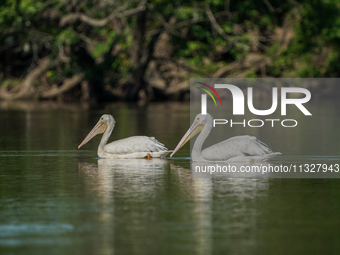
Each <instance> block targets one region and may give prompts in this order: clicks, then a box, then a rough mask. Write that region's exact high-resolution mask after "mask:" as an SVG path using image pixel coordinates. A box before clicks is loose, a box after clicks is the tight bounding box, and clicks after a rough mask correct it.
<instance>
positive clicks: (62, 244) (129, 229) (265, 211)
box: [0, 103, 340, 255]
mask: <svg viewBox="0 0 340 255" xmlns="http://www.w3.org/2000/svg"><path fill="white" fill-rule="evenodd" d="M321 105H322V107H328V108H329V109H330V110H331V111H329V114H330V116H328V117H327V118H328V119H330V120H332V122H331V124H325V123H319V124H318V125H319V126H315V127H311V131H308V130H306V133H304V135H299V136H298V137H299V139H296V137H297V134H296V133H292V134H290V133H285V134H284V140H285V142H282V141H281V142H279V140H280V139H276V140H275V139H273V140H271V142H270V143H269V144H270V147H272V148H273V149H276V150H278V151H281V152H283V155H282V156H281V157H277V158H276V159H275V161H274V162H277V163H278V162H281V161H282V162H299V160H300V158H301V157H304V160H310V161H313V160H314V162H316V161H322V162H329V163H335V162H337V163H339V162H340V157H339V154H340V147H339V143H338V141H336V139H335V135H336V134H337V132H338V127H339V125H340V121H339V111H338V110H337V109H338V108H336V107H335V105H334V104H330V105H327V104H321ZM319 108H320V105H315V106H314V109H313V113H314V112H317V111H318V109H319ZM0 109H1V110H0V135H1V136H0V254H35V255H37V254H339V253H340V213H339V212H340V179H271V178H263V179H242V178H233V179H201V178H191V176H190V170H189V167H190V161H189V158H188V156H189V146H186V147H184V148H182V149H181V150H180V151H179V152H178V153H177V154H176V157H175V158H174V159H170V158H167V159H158V160H157V159H152V160H150V161H147V160H105V159H100V160H98V159H97V158H96V148H97V146H98V143H99V139H100V138H99V137H97V138H95V139H93V141H91V142H89V143H88V144H86V145H85V146H84V147H83V148H82V149H81V150H77V146H78V145H79V143H80V142H81V141H82V140H83V138H84V137H85V136H86V134H87V133H88V132H89V131H90V129H91V128H92V127H93V126H94V124H95V123H96V122H97V120H98V119H99V117H100V115H101V114H103V113H111V114H112V115H114V117H115V119H116V121H117V125H116V128H115V130H114V132H113V134H112V138H111V139H112V140H114V139H119V138H124V137H128V136H132V135H148V136H155V137H156V138H157V139H158V140H160V141H161V142H163V143H165V144H166V145H167V147H168V148H169V149H173V148H174V147H175V146H176V144H177V142H178V141H179V140H180V138H181V137H182V135H183V134H184V133H185V131H186V130H187V128H188V127H189V125H190V123H189V122H190V120H189V118H190V109H189V106H188V105H187V104H180V103H167V104H151V105H148V106H146V107H142V108H141V107H135V106H129V105H125V104H113V105H105V106H99V107H98V106H97V107H96V108H93V107H89V106H86V105H83V106H81V105H58V104H55V105H53V104H52V105H51V104H36V105H35V104H25V103H22V104H16V105H12V104H6V103H2V104H0ZM328 119H327V120H328ZM315 131H318V132H319V133H320V137H317V136H315V135H314V133H310V134H308V132H315ZM269 135H270V136H272V137H279V136H280V135H282V133H277V134H275V133H271V134H269ZM257 136H260V137H259V138H260V139H261V140H266V139H267V137H266V136H265V135H264V134H262V135H261V134H258V135H257ZM288 141H293V142H294V145H292V142H288ZM313 144H314V145H315V146H312V145H313Z"/></svg>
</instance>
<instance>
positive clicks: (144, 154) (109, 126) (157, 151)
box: [78, 114, 171, 159]
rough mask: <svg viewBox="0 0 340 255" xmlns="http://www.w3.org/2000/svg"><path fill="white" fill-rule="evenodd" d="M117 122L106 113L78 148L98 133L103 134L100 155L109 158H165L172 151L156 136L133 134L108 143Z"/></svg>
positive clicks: (99, 148)
mask: <svg viewBox="0 0 340 255" xmlns="http://www.w3.org/2000/svg"><path fill="white" fill-rule="evenodd" d="M115 124H116V121H115V119H114V118H113V117H112V116H111V115H109V114H104V115H103V116H101V118H100V119H99V121H98V123H97V124H96V125H95V126H94V128H93V129H92V130H91V131H90V133H89V134H88V135H87V136H86V137H85V139H84V141H82V143H81V144H80V145H79V146H78V149H79V148H80V147H82V146H83V145H85V144H86V143H87V142H88V141H90V140H91V139H92V138H93V137H95V136H96V135H98V134H103V136H102V139H101V140H100V143H99V146H98V151H97V154H98V157H99V158H108V159H132V158H147V159H150V158H163V157H165V156H166V155H167V154H168V153H170V152H171V151H168V149H167V148H166V147H165V146H164V144H162V143H160V142H158V141H157V139H156V138H154V137H147V136H132V137H128V138H125V139H121V140H117V141H114V142H112V143H109V144H107V141H108V139H109V137H110V135H111V133H112V130H113V129H114V127H115Z"/></svg>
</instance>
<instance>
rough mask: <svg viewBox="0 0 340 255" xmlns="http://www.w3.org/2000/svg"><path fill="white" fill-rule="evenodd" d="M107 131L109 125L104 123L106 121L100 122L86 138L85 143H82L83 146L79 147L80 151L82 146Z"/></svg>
mask: <svg viewBox="0 0 340 255" xmlns="http://www.w3.org/2000/svg"><path fill="white" fill-rule="evenodd" d="M106 129H107V125H106V124H105V123H104V121H102V120H99V121H98V123H97V124H96V125H95V126H94V128H92V130H91V131H90V133H89V134H88V135H87V136H86V137H85V139H84V141H82V142H81V144H80V145H79V146H78V149H80V147H81V146H83V145H85V144H86V143H87V142H88V141H90V140H91V139H92V138H93V137H95V136H96V135H98V134H102V133H104V132H105V130H106Z"/></svg>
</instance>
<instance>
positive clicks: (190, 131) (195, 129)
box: [170, 120, 204, 157]
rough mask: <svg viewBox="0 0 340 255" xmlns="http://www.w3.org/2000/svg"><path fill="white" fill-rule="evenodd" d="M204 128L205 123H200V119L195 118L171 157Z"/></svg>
mask: <svg viewBox="0 0 340 255" xmlns="http://www.w3.org/2000/svg"><path fill="white" fill-rule="evenodd" d="M203 128H204V125H202V124H199V121H198V120H195V121H194V122H193V123H192V125H191V127H190V128H189V129H188V131H187V132H186V133H185V135H184V136H183V137H182V139H181V140H180V141H179V143H178V144H177V146H176V148H175V149H174V151H173V152H172V153H171V155H170V157H172V156H173V155H174V154H175V153H176V152H177V151H178V150H179V149H180V148H182V147H183V146H184V144H186V143H187V142H188V141H189V140H190V139H191V138H193V137H194V136H195V135H197V134H198V133H199V132H201V131H202V129H203Z"/></svg>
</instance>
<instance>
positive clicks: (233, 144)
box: [170, 113, 281, 163]
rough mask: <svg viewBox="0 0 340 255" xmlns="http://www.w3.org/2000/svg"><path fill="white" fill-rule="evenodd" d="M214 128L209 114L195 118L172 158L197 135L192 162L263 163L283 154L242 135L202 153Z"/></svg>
mask: <svg viewBox="0 0 340 255" xmlns="http://www.w3.org/2000/svg"><path fill="white" fill-rule="evenodd" d="M212 126H213V118H212V116H211V115H210V114H209V113H207V114H204V115H203V114H198V115H197V116H196V117H195V120H194V122H193V123H192V125H191V127H190V128H189V130H188V131H187V132H186V133H185V135H184V136H183V138H182V139H181V140H180V141H179V143H178V145H177V146H176V148H175V149H174V151H173V152H172V153H171V155H170V157H172V156H173V155H174V154H175V153H176V152H177V151H178V150H179V149H180V148H182V147H183V145H184V144H186V143H187V142H188V141H189V140H190V139H191V138H192V137H194V136H195V135H197V134H198V133H200V132H201V133H200V134H199V136H198V137H197V139H196V141H195V144H194V146H193V148H192V152H191V160H192V161H200V162H207V161H224V162H248V163H251V162H261V161H268V160H269V159H271V158H273V157H275V156H276V155H279V154H281V153H280V152H273V151H272V150H271V149H269V148H268V146H267V145H266V144H264V143H263V142H261V141H260V140H258V139H256V137H255V136H249V135H242V136H234V137H232V138H229V139H227V140H225V141H222V142H219V143H217V144H214V145H212V146H210V147H208V148H206V149H204V150H203V151H202V146H203V143H204V141H205V139H206V138H207V137H208V135H209V133H210V131H211V129H212Z"/></svg>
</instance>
